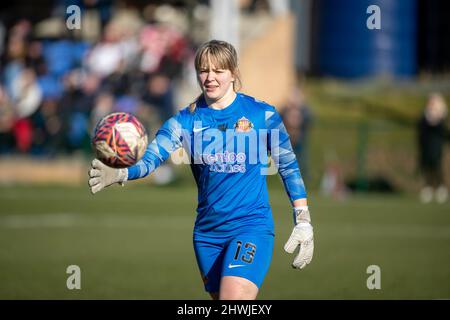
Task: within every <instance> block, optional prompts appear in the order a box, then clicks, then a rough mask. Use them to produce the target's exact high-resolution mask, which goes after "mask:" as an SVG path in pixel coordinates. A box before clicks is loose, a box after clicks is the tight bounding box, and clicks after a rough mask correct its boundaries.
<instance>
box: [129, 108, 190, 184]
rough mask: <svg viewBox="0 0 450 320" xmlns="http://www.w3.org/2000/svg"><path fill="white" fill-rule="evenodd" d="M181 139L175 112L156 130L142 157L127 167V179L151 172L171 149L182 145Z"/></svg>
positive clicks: (180, 130) (177, 116) (178, 119)
mask: <svg viewBox="0 0 450 320" xmlns="http://www.w3.org/2000/svg"><path fill="white" fill-rule="evenodd" d="M182 140H183V138H182V126H181V123H180V115H179V114H177V115H176V116H174V117H172V118H170V119H169V120H167V121H166V122H165V123H164V124H163V125H162V127H161V128H160V129H159V130H158V132H157V133H156V136H155V138H154V139H153V141H152V142H151V143H149V145H148V147H147V150H146V151H145V154H144V156H143V157H142V159H141V160H139V161H138V162H137V163H136V164H135V165H134V166H131V167H130V168H128V180H134V179H140V178H143V177H146V176H147V175H149V174H150V173H152V172H153V171H154V170H155V169H156V168H158V167H159V166H160V165H161V163H163V162H164V161H165V160H167V158H168V157H169V156H170V154H171V153H172V152H173V151H175V150H177V149H178V148H180V147H181V146H182Z"/></svg>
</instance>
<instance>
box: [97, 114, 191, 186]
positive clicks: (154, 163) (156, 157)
mask: <svg viewBox="0 0 450 320" xmlns="http://www.w3.org/2000/svg"><path fill="white" fill-rule="evenodd" d="M182 133H183V132H182V128H181V123H180V119H179V114H177V116H174V117H172V118H170V119H169V120H167V121H166V122H165V123H164V124H163V125H162V127H161V128H160V129H159V130H158V132H157V133H156V135H155V138H154V139H153V141H152V142H150V143H149V145H148V146H147V149H146V151H145V154H144V156H143V157H142V159H141V160H139V161H138V162H137V163H136V164H135V165H133V166H131V167H129V168H124V169H113V168H110V167H108V166H106V165H104V164H103V163H101V162H100V161H99V160H97V159H94V160H93V161H92V164H91V169H90V170H89V187H90V189H91V192H92V193H93V194H95V193H97V192H99V191H101V190H102V189H103V188H105V187H108V186H110V185H112V184H115V183H120V184H122V185H123V184H124V183H125V182H126V181H127V180H135V179H140V178H144V177H146V176H147V175H149V174H150V173H151V172H153V171H154V170H155V169H156V168H158V167H159V166H160V165H161V163H163V162H164V161H165V160H167V158H168V157H169V156H170V154H171V153H172V152H173V151H175V150H177V149H178V148H180V147H181V146H182V139H183V138H182Z"/></svg>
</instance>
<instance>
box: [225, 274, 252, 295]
mask: <svg viewBox="0 0 450 320" xmlns="http://www.w3.org/2000/svg"><path fill="white" fill-rule="evenodd" d="M258 291H259V288H258V287H257V286H256V284H254V283H253V282H251V281H250V280H247V279H245V278H242V277H235V276H224V277H222V280H221V281H220V294H219V299H220V300H255V299H256V296H257V295H258Z"/></svg>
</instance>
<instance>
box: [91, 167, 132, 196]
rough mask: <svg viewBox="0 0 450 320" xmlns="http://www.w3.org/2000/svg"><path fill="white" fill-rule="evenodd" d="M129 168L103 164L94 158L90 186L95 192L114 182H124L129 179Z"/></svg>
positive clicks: (93, 192)
mask: <svg viewBox="0 0 450 320" xmlns="http://www.w3.org/2000/svg"><path fill="white" fill-rule="evenodd" d="M127 178H128V170H127V169H114V168H111V167H108V166H107V165H105V164H103V163H102V162H101V161H100V160H98V159H94V160H93V161H92V163H91V169H90V170H89V182H88V183H89V188H90V189H91V192H92V194H95V193H97V192H99V191H100V190H102V189H103V188H106V187H108V186H110V185H112V184H114V183H121V184H123V183H124V182H125V181H127Z"/></svg>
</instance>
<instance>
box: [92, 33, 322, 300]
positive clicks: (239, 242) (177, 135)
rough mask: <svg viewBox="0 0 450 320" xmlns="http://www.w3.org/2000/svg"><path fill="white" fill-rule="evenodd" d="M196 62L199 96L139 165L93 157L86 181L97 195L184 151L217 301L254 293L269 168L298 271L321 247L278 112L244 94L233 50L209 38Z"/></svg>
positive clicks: (268, 246) (200, 252)
mask: <svg viewBox="0 0 450 320" xmlns="http://www.w3.org/2000/svg"><path fill="white" fill-rule="evenodd" d="M195 69H196V71H197V79H198V83H199V85H200V88H201V90H202V94H201V95H200V96H199V97H198V98H197V99H196V101H195V102H193V103H191V104H190V105H189V106H187V107H186V108H185V109H183V110H181V111H180V112H179V113H177V114H176V115H175V116H173V117H172V118H171V119H169V120H168V121H166V122H165V123H164V124H163V126H162V127H161V128H160V129H159V131H158V132H157V133H156V136H155V138H154V140H153V141H152V142H151V143H150V144H149V145H148V147H147V150H146V153H145V155H144V157H143V158H142V159H141V160H140V161H139V162H138V163H137V164H136V165H134V166H131V167H129V168H126V169H112V168H110V167H107V166H105V165H104V164H102V163H101V162H100V161H99V160H97V159H94V161H93V162H92V168H91V169H90V170H89V176H90V179H89V186H90V189H91V192H92V193H96V192H98V191H100V190H102V189H103V188H104V187H107V186H109V185H112V184H114V183H121V184H123V183H124V182H125V181H127V180H134V179H140V178H143V177H145V176H147V175H148V174H150V173H151V172H153V171H154V170H155V169H156V168H158V166H159V165H160V164H161V163H162V162H163V161H165V160H166V159H167V158H168V157H169V156H170V154H171V153H172V152H174V151H175V150H177V149H178V148H180V147H182V148H184V150H185V151H186V152H187V154H188V155H189V158H190V166H191V170H192V174H193V176H194V178H195V182H196V184H197V188H198V207H197V218H196V221H195V226H194V235H193V244H194V251H195V255H196V259H197V263H198V266H199V269H200V273H201V276H202V279H203V282H204V285H205V290H206V291H207V292H209V293H210V295H211V297H212V298H213V299H233V300H237V299H246V300H249V299H256V296H257V294H258V290H259V288H260V286H261V284H262V282H263V280H264V277H265V275H266V273H267V271H268V269H269V265H270V261H271V259H272V252H273V243H274V225H273V218H272V212H271V208H270V204H269V197H268V192H267V184H266V175H267V174H270V173H271V169H273V168H275V170H274V172H277V171H278V172H279V174H280V176H281V178H282V180H283V183H284V186H285V189H286V192H287V194H288V196H289V198H290V201H291V204H292V207H293V218H294V223H295V226H294V230H293V231H292V234H291V236H290V237H289V239H288V241H287V242H286V245H285V247H284V249H285V250H286V251H287V252H288V253H293V252H294V251H295V249H296V248H297V247H298V246H300V250H299V253H298V254H297V256H296V257H295V259H294V262H293V267H295V268H299V269H302V268H304V267H305V266H306V265H307V264H308V263H310V262H311V259H312V256H313V250H314V242H313V228H312V226H311V219H310V215H309V211H308V206H307V200H306V191H305V186H304V184H303V180H302V178H301V175H300V171H299V168H298V164H297V159H296V157H295V154H294V152H293V151H292V147H291V143H290V141H289V136H288V134H287V132H286V129H285V127H284V125H283V122H282V120H281V117H280V115H279V114H278V112H277V111H276V109H275V108H274V107H273V106H270V105H268V104H266V103H264V102H262V101H259V100H257V99H255V98H253V97H250V96H247V95H245V94H242V93H240V92H238V91H239V88H240V79H239V71H238V65H237V54H236V50H235V49H234V47H233V46H232V45H231V44H229V43H227V42H224V41H217V40H212V41H209V42H207V43H205V44H203V45H202V46H201V47H200V48H199V49H198V51H197V53H196V57H195ZM269 156H270V157H269ZM269 159H271V160H272V161H271V162H270V161H269ZM271 164H273V165H271Z"/></svg>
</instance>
